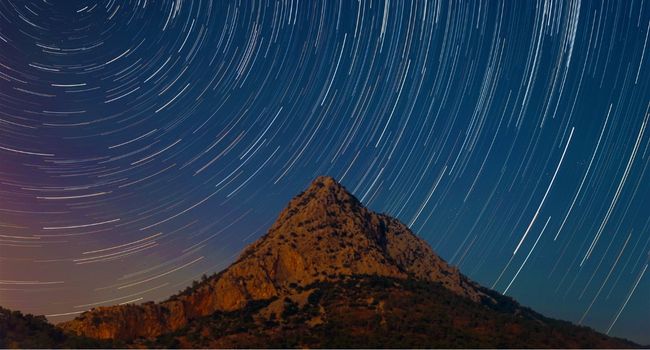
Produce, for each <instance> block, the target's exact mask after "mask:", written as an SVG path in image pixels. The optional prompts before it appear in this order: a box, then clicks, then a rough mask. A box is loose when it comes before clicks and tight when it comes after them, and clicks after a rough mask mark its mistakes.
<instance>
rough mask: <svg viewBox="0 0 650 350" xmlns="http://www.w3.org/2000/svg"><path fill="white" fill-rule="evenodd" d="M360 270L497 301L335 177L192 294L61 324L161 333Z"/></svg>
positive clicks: (111, 335) (129, 334)
mask: <svg viewBox="0 0 650 350" xmlns="http://www.w3.org/2000/svg"><path fill="white" fill-rule="evenodd" d="M352 275H377V276H382V277H390V278H400V279H406V278H412V279H416V280H422V281H430V282H439V283H441V284H442V285H443V286H445V287H446V288H447V289H449V290H451V291H453V292H454V293H456V294H458V295H461V296H463V297H466V298H469V299H470V300H472V301H474V302H491V300H492V298H491V297H489V296H487V295H486V294H485V293H484V292H482V289H481V288H480V287H479V286H478V285H477V284H475V283H474V282H472V281H470V280H469V279H467V278H466V277H465V276H463V275H461V274H460V273H459V271H458V270H457V269H456V268H454V267H452V266H450V265H448V264H447V263H446V262H445V261H443V260H442V259H441V258H440V257H438V256H437V255H436V254H435V253H434V252H433V250H432V249H431V247H430V246H429V245H428V244H427V243H426V242H424V241H423V240H421V239H420V238H418V237H417V236H415V235H414V234H413V233H412V232H411V231H410V230H409V229H408V228H407V227H406V226H405V225H404V224H402V223H401V222H399V221H398V220H396V219H394V218H391V217H389V216H386V215H383V214H377V213H374V212H371V211H370V210H368V209H366V208H365V207H364V206H363V205H362V204H361V203H360V202H359V201H358V200H357V199H356V198H355V197H354V196H353V195H351V194H350V193H349V192H347V191H346V189H345V188H344V187H343V186H341V185H340V184H338V183H337V182H336V181H335V180H334V179H332V178H330V177H319V178H317V179H316V180H314V182H313V183H312V184H311V185H310V186H309V188H308V189H307V190H306V191H305V192H303V193H301V194H300V195H298V196H297V197H295V198H294V199H292V200H291V201H290V203H289V205H288V206H287V208H286V209H285V210H284V211H282V213H280V216H279V217H278V219H277V221H276V222H275V223H274V224H273V226H271V228H270V229H269V231H268V233H267V234H266V235H264V236H263V237H261V238H260V239H259V240H257V241H256V242H254V243H253V244H251V245H250V246H249V247H248V248H246V249H245V250H244V251H243V253H242V254H241V255H240V257H239V259H238V260H237V261H236V262H234V263H233V264H232V265H231V266H230V267H228V268H227V269H226V270H224V271H222V272H221V273H219V274H218V275H216V276H214V277H211V278H209V279H208V280H206V281H204V282H202V283H201V284H200V285H199V286H198V287H196V288H194V289H193V290H192V291H191V292H190V293H187V294H185V293H183V294H181V295H177V296H174V297H172V298H170V299H169V300H167V301H164V302H161V303H145V304H141V305H123V306H112V307H99V308H96V309H93V310H91V311H89V312H85V313H83V314H82V315H81V316H79V317H78V318H76V319H74V320H72V321H69V322H65V323H62V324H60V325H59V326H60V327H61V328H63V329H65V330H68V331H72V332H74V333H76V334H79V335H84V336H87V337H93V338H99V339H123V340H130V339H134V338H140V337H155V336H158V335H161V334H164V333H167V332H171V331H175V330H177V329H179V328H181V327H183V326H185V325H186V324H187V323H188V321H189V320H191V319H193V318H197V317H201V316H206V315H210V314H212V313H214V312H216V311H234V310H239V309H242V308H243V307H244V306H246V305H247V304H248V303H249V302H250V301H255V300H267V299H271V298H273V297H280V296H285V295H289V294H290V293H291V290H292V288H293V287H295V286H307V285H310V284H312V283H314V282H317V281H336V280H337V279H340V278H341V277H342V276H352Z"/></svg>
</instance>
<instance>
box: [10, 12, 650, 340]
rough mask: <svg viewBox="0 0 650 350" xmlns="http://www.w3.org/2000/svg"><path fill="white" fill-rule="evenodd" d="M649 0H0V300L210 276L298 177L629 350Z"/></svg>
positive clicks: (134, 298)
mask: <svg viewBox="0 0 650 350" xmlns="http://www.w3.org/2000/svg"><path fill="white" fill-rule="evenodd" d="M649 33H650V1H648V0H639V1H636V0H634V1H632V0H630V1H618V0H612V1H605V0H604V1H585V2H581V1H572V0H566V1H553V0H549V1H533V0H531V1H515V0H511V1H510V0H509V1H497V0H491V1H449V2H447V1H434V2H419V1H413V2H411V1H388V0H387V1H385V2H365V1H364V2H357V1H351V0H344V1H341V2H339V1H323V2H320V3H317V2H316V1H301V2H296V1H284V2H270V1H248V0H242V1H214V2H213V1H209V0H130V1H126V0H124V1H117V0H107V1H90V0H88V1H81V0H75V1H73V0H30V1H18V0H1V1H0V305H2V306H4V307H8V308H12V309H18V310H21V311H23V312H30V313H38V314H46V315H48V318H49V320H50V321H52V322H59V321H62V320H65V319H69V318H71V317H73V316H74V315H76V314H77V313H80V312H82V311H85V310H87V309H89V308H91V307H94V306H99V305H113V304H119V303H127V302H143V301H147V300H160V299H163V298H165V297H167V296H169V295H171V294H173V293H174V292H177V291H178V290H180V289H183V288H184V287H185V286H186V285H189V284H190V283H191V281H192V280H194V279H198V278H199V277H200V276H201V275H202V274H204V273H206V274H210V273H212V272H215V271H218V270H220V269H223V268H224V267H226V266H227V265H228V264H229V263H230V262H232V261H233V259H234V258H235V257H236V256H237V253H238V252H239V251H240V250H241V249H242V248H243V247H244V246H245V245H247V244H249V243H251V242H252V241H254V240H255V239H256V238H258V237H260V236H261V235H262V234H264V233H265V232H266V230H267V228H268V227H269V226H270V225H271V224H272V222H273V221H274V220H275V218H276V217H277V215H278V214H279V212H280V211H281V210H282V209H283V207H284V205H285V204H286V203H287V202H288V200H289V199H290V198H291V197H293V196H294V195H296V194H298V193H300V192H301V191H302V190H303V189H304V188H305V187H306V186H308V184H309V183H310V182H311V180H312V179H313V178H315V177H316V176H318V175H331V176H333V177H335V178H337V179H338V180H340V181H341V182H342V183H343V184H344V185H345V186H346V187H347V188H348V189H349V190H350V191H351V192H353V193H354V194H355V195H356V196H357V198H359V199H360V200H361V201H362V202H363V203H364V204H366V205H368V206H369V207H370V208H371V209H373V210H376V211H380V212H386V213H388V214H390V215H392V216H395V217H397V218H399V219H400V220H402V221H403V222H404V223H406V224H407V225H408V226H410V227H411V229H412V230H413V231H414V232H416V233H417V234H419V235H420V236H421V237H422V238H424V239H426V240H427V241H428V242H429V243H430V244H431V245H432V246H433V248H434V249H435V250H436V251H437V252H438V253H439V254H440V255H441V256H442V257H443V258H444V259H446V260H447V261H449V262H450V263H452V264H454V265H457V266H459V268H460V269H461V271H462V272H464V273H465V274H466V275H468V276H469V277H471V278H472V279H474V280H476V281H478V282H480V283H481V284H483V285H485V286H487V287H492V288H494V289H496V290H497V291H499V292H502V293H505V294H506V295H509V296H512V297H514V298H516V299H517V300H518V301H520V302H521V303H523V304H524V305H527V306H530V307H532V308H534V309H535V310H537V311H540V312H542V313H544V314H546V315H548V316H551V317H558V318H562V319H566V320H570V321H572V322H575V323H581V324H584V325H587V326H590V327H593V328H595V329H597V330H599V331H602V332H608V333H609V334H610V335H616V336H622V337H628V338H630V339H632V340H635V341H637V342H642V343H645V344H648V343H650V332H649V331H650V329H649V328H648V327H650V326H649V324H650V298H649V297H648V296H649V295H650V272H648V271H647V270H648V264H649V249H650V246H649V243H650V169H649V165H650V127H649V125H648V124H650V43H649V35H650V34H649Z"/></svg>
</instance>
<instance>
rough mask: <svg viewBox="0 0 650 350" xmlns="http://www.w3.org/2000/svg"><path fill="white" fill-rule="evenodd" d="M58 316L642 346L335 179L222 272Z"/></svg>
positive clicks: (311, 335)
mask: <svg viewBox="0 0 650 350" xmlns="http://www.w3.org/2000/svg"><path fill="white" fill-rule="evenodd" d="M58 326H59V327H60V329H62V330H63V331H64V332H65V334H69V335H75V336H85V337H90V338H96V339H104V340H111V341H115V340H118V341H121V342H123V343H121V344H122V345H128V346H132V347H179V346H182V347H592V348H594V347H615V348H624V347H638V345H636V344H634V343H631V342H629V341H626V340H622V339H616V338H611V337H607V336H605V335H603V334H600V333H597V332H595V331H593V330H591V329H588V328H586V327H578V326H574V325H572V324H570V323H568V322H563V321H557V320H553V319H549V318H546V317H544V316H542V315H540V314H538V313H536V312H534V311H532V310H530V309H528V308H525V307H522V306H520V305H519V304H518V303H516V302H515V301H514V300H512V299H510V298H508V297H505V296H502V295H500V294H499V293H497V292H495V291H492V290H489V289H487V288H484V287H481V286H480V285H478V284H477V283H475V282H473V281H471V280H470V279H468V278H467V277H465V276H464V275H462V274H461V273H460V272H459V271H458V269H456V268H455V267H452V266H450V265H449V264H447V263H446V262H445V261H444V260H443V259H441V258H440V257H439V256H437V255H436V254H435V253H434V252H433V250H432V249H431V247H430V246H429V245H428V244H427V243H426V242H424V241H423V240H421V239H420V238H418V237H417V236H416V235H414V234H413V233H412V232H411V231H410V230H409V229H408V228H407V227H406V226H405V225H403V224H402V223H400V222H399V221H398V220H396V219H394V218H391V217H389V216H387V215H383V214H377V213H374V212H372V211H370V210H368V209H367V208H365V207H364V206H363V205H362V204H361V203H360V202H359V201H358V200H357V199H356V198H355V197H354V196H353V195H351V194H350V193H349V192H348V191H346V189H345V188H344V187H343V186H341V185H340V184H338V183H337V182H336V181H335V180H334V179H332V178H330V177H319V178H317V179H316V180H315V181H314V182H313V183H312V184H311V185H310V186H309V188H308V189H307V190H306V191H305V192H303V193H301V194H300V195H298V196H297V197H295V198H294V199H292V200H291V201H290V203H289V204H288V206H287V207H286V208H285V209H284V210H283V211H282V212H281V213H280V215H279V217H278V219H277V221H276V222H275V223H274V224H273V225H272V226H271V228H270V229H269V231H268V233H267V234H266V235H264V236H263V237H261V238H260V239H259V240H257V241H256V242H254V243H253V244H251V245H250V246H249V247H247V248H246V249H245V250H244V251H243V252H242V254H241V255H240V256H239V258H238V259H237V260H236V261H235V262H234V263H233V264H232V265H230V267H228V268H227V269H225V270H223V271H222V272H220V273H218V274H215V275H213V276H211V277H206V278H205V279H203V280H202V281H201V282H200V283H196V284H195V285H194V286H193V287H191V288H188V289H186V290H185V291H184V292H181V293H179V294H177V295H174V296H172V297H171V298H169V299H168V300H166V301H163V302H160V303H153V302H149V303H144V304H140V305H134V304H128V305H119V306H109V307H98V308H95V309H92V310H90V311H87V312H85V313H83V314H81V315H80V316H79V317H77V318H76V319H74V320H72V321H68V322H64V323H62V324H59V325H58ZM122 345H119V346H122Z"/></svg>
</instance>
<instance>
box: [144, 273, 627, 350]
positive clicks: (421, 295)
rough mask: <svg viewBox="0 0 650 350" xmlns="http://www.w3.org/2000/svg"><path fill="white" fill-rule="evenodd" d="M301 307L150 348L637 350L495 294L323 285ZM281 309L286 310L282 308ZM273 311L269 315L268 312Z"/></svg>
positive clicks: (224, 319) (208, 324) (233, 318)
mask: <svg viewBox="0 0 650 350" xmlns="http://www.w3.org/2000/svg"><path fill="white" fill-rule="evenodd" d="M301 291H310V293H309V294H308V295H307V297H306V299H305V300H304V302H303V303H302V304H301V303H299V302H297V301H296V300H295V299H292V298H286V299H282V300H280V301H277V302H276V303H274V304H273V305H279V304H281V305H282V308H281V310H280V312H279V313H278V314H276V313H270V314H269V313H268V310H269V309H270V308H271V307H272V305H271V304H272V302H273V301H274V300H268V301H264V302H255V303H251V304H249V305H248V307H246V308H245V309H242V310H240V311H235V312H228V313H224V312H217V313H215V314H213V315H212V316H210V317H204V318H200V319H197V320H195V321H194V322H192V323H190V325H189V326H188V327H185V328H183V329H181V330H179V331H177V332H175V333H173V334H167V335H164V336H161V337H158V338H157V339H155V340H148V341H146V342H144V343H141V344H142V345H146V346H148V347H169V348H171V347H178V346H181V347H213V348H214V347H251V348H259V347H265V348H266V347H271V348H296V347H310V348H314V347H316V348H318V347H321V348H323V347H324V348H359V347H361V348H425V347H426V348H441V347H442V348H458V347H460V348H485V347H489V348H502V347H508V348H512V347H515V348H549V347H551V348H558V347H560V348H567V347H568V348H576V347H577V348H582V347H588V348H603V347H606V348H611V347H616V348H623V347H638V345H636V344H634V343H631V342H628V341H626V340H622V339H615V338H610V337H607V336H605V335H603V334H600V333H597V332H595V331H593V330H591V329H589V328H586V327H578V326H575V325H572V324H571V323H568V322H563V321H557V320H553V319H549V318H546V317H544V316H542V315H540V314H537V313H535V312H534V311H532V310H530V309H528V308H524V307H522V306H520V305H519V304H518V303H517V302H515V301H514V300H512V299H510V298H508V297H504V296H502V295H500V294H498V293H496V292H492V291H490V295H491V296H492V297H493V298H494V299H495V300H496V301H497V302H496V303H485V304H484V305H481V304H476V303H474V302H473V301H471V300H470V299H467V298H463V297H460V296H458V295H457V294H454V293H453V292H451V291H449V290H447V289H446V288H444V287H443V286H441V285H439V284H438V283H432V282H424V281H416V280H410V279H409V280H399V279H392V278H384V277H378V276H354V277H348V278H345V279H344V280H343V281H342V282H338V283H332V282H318V283H314V284H312V285H310V286H307V287H304V288H300V289H298V290H297V292H301ZM278 303H279V304H278ZM265 310H267V312H265Z"/></svg>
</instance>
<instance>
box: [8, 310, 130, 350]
mask: <svg viewBox="0 0 650 350" xmlns="http://www.w3.org/2000/svg"><path fill="white" fill-rule="evenodd" d="M121 345H123V344H118V343H113V342H110V341H101V340H95V339H90V338H85V337H79V336H76V335H71V334H65V333H63V332H62V331H61V330H60V329H58V328H56V327H55V326H53V325H52V324H50V323H48V322H47V320H46V319H45V317H44V316H34V315H30V314H27V315H23V314H22V313H21V312H19V311H11V310H7V309H4V308H2V307H0V348H10V349H17V348H21V349H29V348H109V347H120V346H121Z"/></svg>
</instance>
